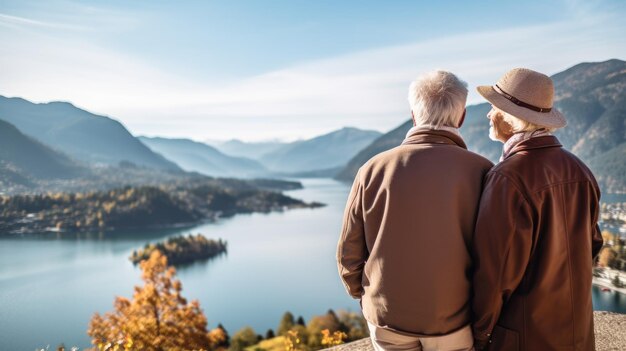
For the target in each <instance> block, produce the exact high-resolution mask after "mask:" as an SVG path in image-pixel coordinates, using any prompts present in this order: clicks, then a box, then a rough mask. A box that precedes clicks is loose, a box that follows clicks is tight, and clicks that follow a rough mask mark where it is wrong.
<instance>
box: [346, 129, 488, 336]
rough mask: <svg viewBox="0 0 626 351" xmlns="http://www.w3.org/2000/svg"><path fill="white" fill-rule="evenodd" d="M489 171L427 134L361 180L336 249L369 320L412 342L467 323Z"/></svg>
mask: <svg viewBox="0 0 626 351" xmlns="http://www.w3.org/2000/svg"><path fill="white" fill-rule="evenodd" d="M491 167H492V163H491V162H489V161H488V160H487V159H485V158H483V157H481V156H479V155H476V154H474V153H472V152H469V151H467V150H466V148H465V144H464V143H463V140H462V139H461V138H460V137H459V136H457V135H456V134H453V133H450V132H447V131H421V132H417V133H414V134H412V135H410V136H409V137H408V138H407V139H405V141H404V142H403V143H402V145H400V146H398V147H396V148H393V149H391V150H389V151H386V152H383V153H381V154H379V155H377V156H375V157H373V158H372V159H371V160H369V161H368V162H367V163H366V164H365V165H363V167H361V169H360V170H359V172H358V174H357V176H356V179H355V180H354V185H353V187H352V191H351V193H350V196H349V198H348V203H347V206H346V210H345V215H344V222H343V229H342V232H341V237H340V240H339V245H338V248H337V261H338V266H339V274H340V275H341V278H342V280H343V282H344V284H345V286H346V289H347V290H348V293H349V294H350V295H351V296H352V297H354V298H356V299H361V306H362V308H363V314H364V316H365V318H366V319H367V320H368V321H369V322H370V323H373V324H375V325H377V326H379V327H383V328H388V329H390V330H394V331H398V332H401V333H404V334H407V335H417V336H424V335H441V334H447V333H450V332H452V331H455V330H457V329H459V328H461V327H463V326H465V325H468V324H469V323H470V291H471V286H470V281H471V271H470V269H471V259H470V240H471V237H472V233H473V230H474V225H475V222H476V215H477V211H478V204H479V198H480V193H481V185H482V181H483V177H484V176H485V174H486V173H487V172H488V171H489V169H490V168H491Z"/></svg>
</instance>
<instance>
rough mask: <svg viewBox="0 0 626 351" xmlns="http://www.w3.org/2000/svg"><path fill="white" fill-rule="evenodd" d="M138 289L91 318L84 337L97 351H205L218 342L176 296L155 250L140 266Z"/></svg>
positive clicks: (176, 285)
mask: <svg viewBox="0 0 626 351" xmlns="http://www.w3.org/2000/svg"><path fill="white" fill-rule="evenodd" d="M140 267H141V270H142V280H143V281H144V285H143V286H142V287H135V293H134V295H133V299H132V300H128V299H126V298H123V297H117V298H116V299H115V303H114V310H113V311H112V312H108V313H106V314H104V315H103V316H101V315H100V314H98V313H96V314H94V316H93V318H92V319H91V322H90V323H89V329H88V331H87V334H88V335H89V336H90V337H91V338H92V343H93V344H94V346H96V349H97V350H100V351H104V350H145V351H162V350H211V349H213V348H214V346H215V345H216V344H217V343H219V342H220V341H221V340H214V339H220V337H219V336H218V335H217V334H219V333H218V332H213V333H210V332H209V331H208V330H207V319H206V317H205V316H204V314H203V312H202V310H201V309H200V304H199V303H198V301H195V300H194V301H191V302H190V303H188V302H187V300H186V299H185V298H183V297H182V296H181V290H182V285H181V283H180V281H179V280H176V279H174V278H175V274H176V271H175V269H174V268H173V267H168V266H167V258H166V257H165V256H164V255H162V254H161V253H160V252H159V251H155V252H153V253H152V255H150V258H149V259H148V260H145V261H142V262H141V263H140Z"/></svg>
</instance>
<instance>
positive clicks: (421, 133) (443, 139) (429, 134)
mask: <svg viewBox="0 0 626 351" xmlns="http://www.w3.org/2000/svg"><path fill="white" fill-rule="evenodd" d="M412 144H448V145H457V146H460V147H462V148H464V149H467V146H466V145H465V142H464V141H463V138H461V136H460V135H457V134H455V133H452V132H448V131H445V130H437V129H418V130H415V131H414V132H413V133H411V134H409V135H407V136H406V138H405V139H404V141H403V142H402V145H412Z"/></svg>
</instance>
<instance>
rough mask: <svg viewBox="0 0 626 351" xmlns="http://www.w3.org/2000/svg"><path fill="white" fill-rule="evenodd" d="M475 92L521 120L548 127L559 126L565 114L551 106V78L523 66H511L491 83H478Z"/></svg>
mask: <svg viewBox="0 0 626 351" xmlns="http://www.w3.org/2000/svg"><path fill="white" fill-rule="evenodd" d="M476 89H477V90H478V93H480V95H482V96H483V97H484V98H485V99H487V101H489V102H491V104H492V105H493V106H495V107H497V108H499V109H500V110H502V111H504V112H507V113H509V114H511V115H513V116H515V117H517V118H519V119H523V120H524V121H527V122H530V123H533V124H537V125H540V126H543V127H548V128H562V127H565V125H566V124H567V122H566V121H565V117H563V115H562V114H561V112H559V111H558V110H557V109H555V108H554V107H553V105H552V104H553V102H554V101H553V99H554V84H553V83H552V79H550V77H548V76H546V75H545V74H541V73H539V72H535V71H533V70H530V69H526V68H514V69H512V70H510V71H508V72H506V73H505V74H504V76H502V78H500V80H499V81H498V83H496V85H493V86H479V87H477V88H476Z"/></svg>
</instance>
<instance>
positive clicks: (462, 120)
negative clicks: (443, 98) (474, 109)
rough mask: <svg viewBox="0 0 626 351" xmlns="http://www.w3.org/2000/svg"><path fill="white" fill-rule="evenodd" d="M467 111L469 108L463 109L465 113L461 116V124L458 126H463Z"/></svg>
mask: <svg viewBox="0 0 626 351" xmlns="http://www.w3.org/2000/svg"><path fill="white" fill-rule="evenodd" d="M466 112H467V109H464V110H463V115H462V116H461V120H460V121H459V125H458V126H457V128H461V126H462V125H463V122H465V113H466Z"/></svg>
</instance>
